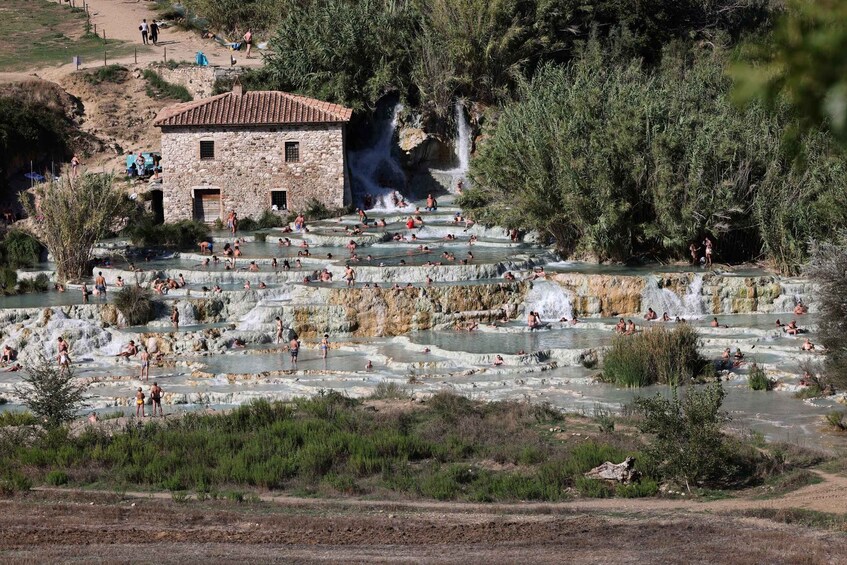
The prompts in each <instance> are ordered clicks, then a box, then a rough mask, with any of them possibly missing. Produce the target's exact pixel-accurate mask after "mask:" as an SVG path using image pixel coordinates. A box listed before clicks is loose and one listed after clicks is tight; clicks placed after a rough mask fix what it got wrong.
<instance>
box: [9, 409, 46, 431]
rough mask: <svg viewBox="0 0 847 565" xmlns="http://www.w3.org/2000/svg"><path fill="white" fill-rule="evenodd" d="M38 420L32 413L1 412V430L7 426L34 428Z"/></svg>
mask: <svg viewBox="0 0 847 565" xmlns="http://www.w3.org/2000/svg"><path fill="white" fill-rule="evenodd" d="M37 423H38V419H37V418H36V417H35V416H33V414H32V412H9V411H6V412H0V428H2V427H5V426H34V425H35V424H37Z"/></svg>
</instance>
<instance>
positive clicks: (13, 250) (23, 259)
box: [2, 229, 44, 269]
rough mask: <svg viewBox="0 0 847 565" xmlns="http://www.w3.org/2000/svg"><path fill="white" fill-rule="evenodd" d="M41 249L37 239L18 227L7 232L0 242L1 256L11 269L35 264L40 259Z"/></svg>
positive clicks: (42, 247)
mask: <svg viewBox="0 0 847 565" xmlns="http://www.w3.org/2000/svg"><path fill="white" fill-rule="evenodd" d="M43 249H44V246H43V245H41V243H40V242H39V241H38V240H37V239H35V238H34V237H33V236H32V235H30V234H29V233H27V232H25V231H23V230H20V229H13V230H11V231H10V232H9V233H7V234H6V237H5V238H4V239H3V243H2V250H3V258H4V259H5V261H6V264H7V265H8V266H9V267H12V268H13V269H17V268H20V267H33V266H35V265H36V264H37V263H38V262H39V261H41V253H42V250H43Z"/></svg>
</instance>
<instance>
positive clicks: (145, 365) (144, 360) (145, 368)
mask: <svg viewBox="0 0 847 565" xmlns="http://www.w3.org/2000/svg"><path fill="white" fill-rule="evenodd" d="M140 378H142V379H145V380H150V353H149V352H148V351H147V349H146V348H142V349H141V376H140ZM153 384H156V383H153Z"/></svg>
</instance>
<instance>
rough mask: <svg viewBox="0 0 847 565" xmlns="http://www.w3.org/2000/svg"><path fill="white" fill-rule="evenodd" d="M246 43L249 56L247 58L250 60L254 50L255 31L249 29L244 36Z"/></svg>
mask: <svg viewBox="0 0 847 565" xmlns="http://www.w3.org/2000/svg"><path fill="white" fill-rule="evenodd" d="M244 43H245V45H247V55H246V57H247V58H248V59H249V58H250V51H252V49H253V30H250V29H248V30H247V33H245V34H244Z"/></svg>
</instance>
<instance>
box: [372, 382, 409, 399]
mask: <svg viewBox="0 0 847 565" xmlns="http://www.w3.org/2000/svg"><path fill="white" fill-rule="evenodd" d="M370 398H374V399H398V400H403V399H408V398H409V391H408V390H406V388H405V387H403V386H401V385H399V384H397V383H395V382H381V383H379V384H377V385H376V388H375V389H374V391H373V392H372V393H371V395H370Z"/></svg>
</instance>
